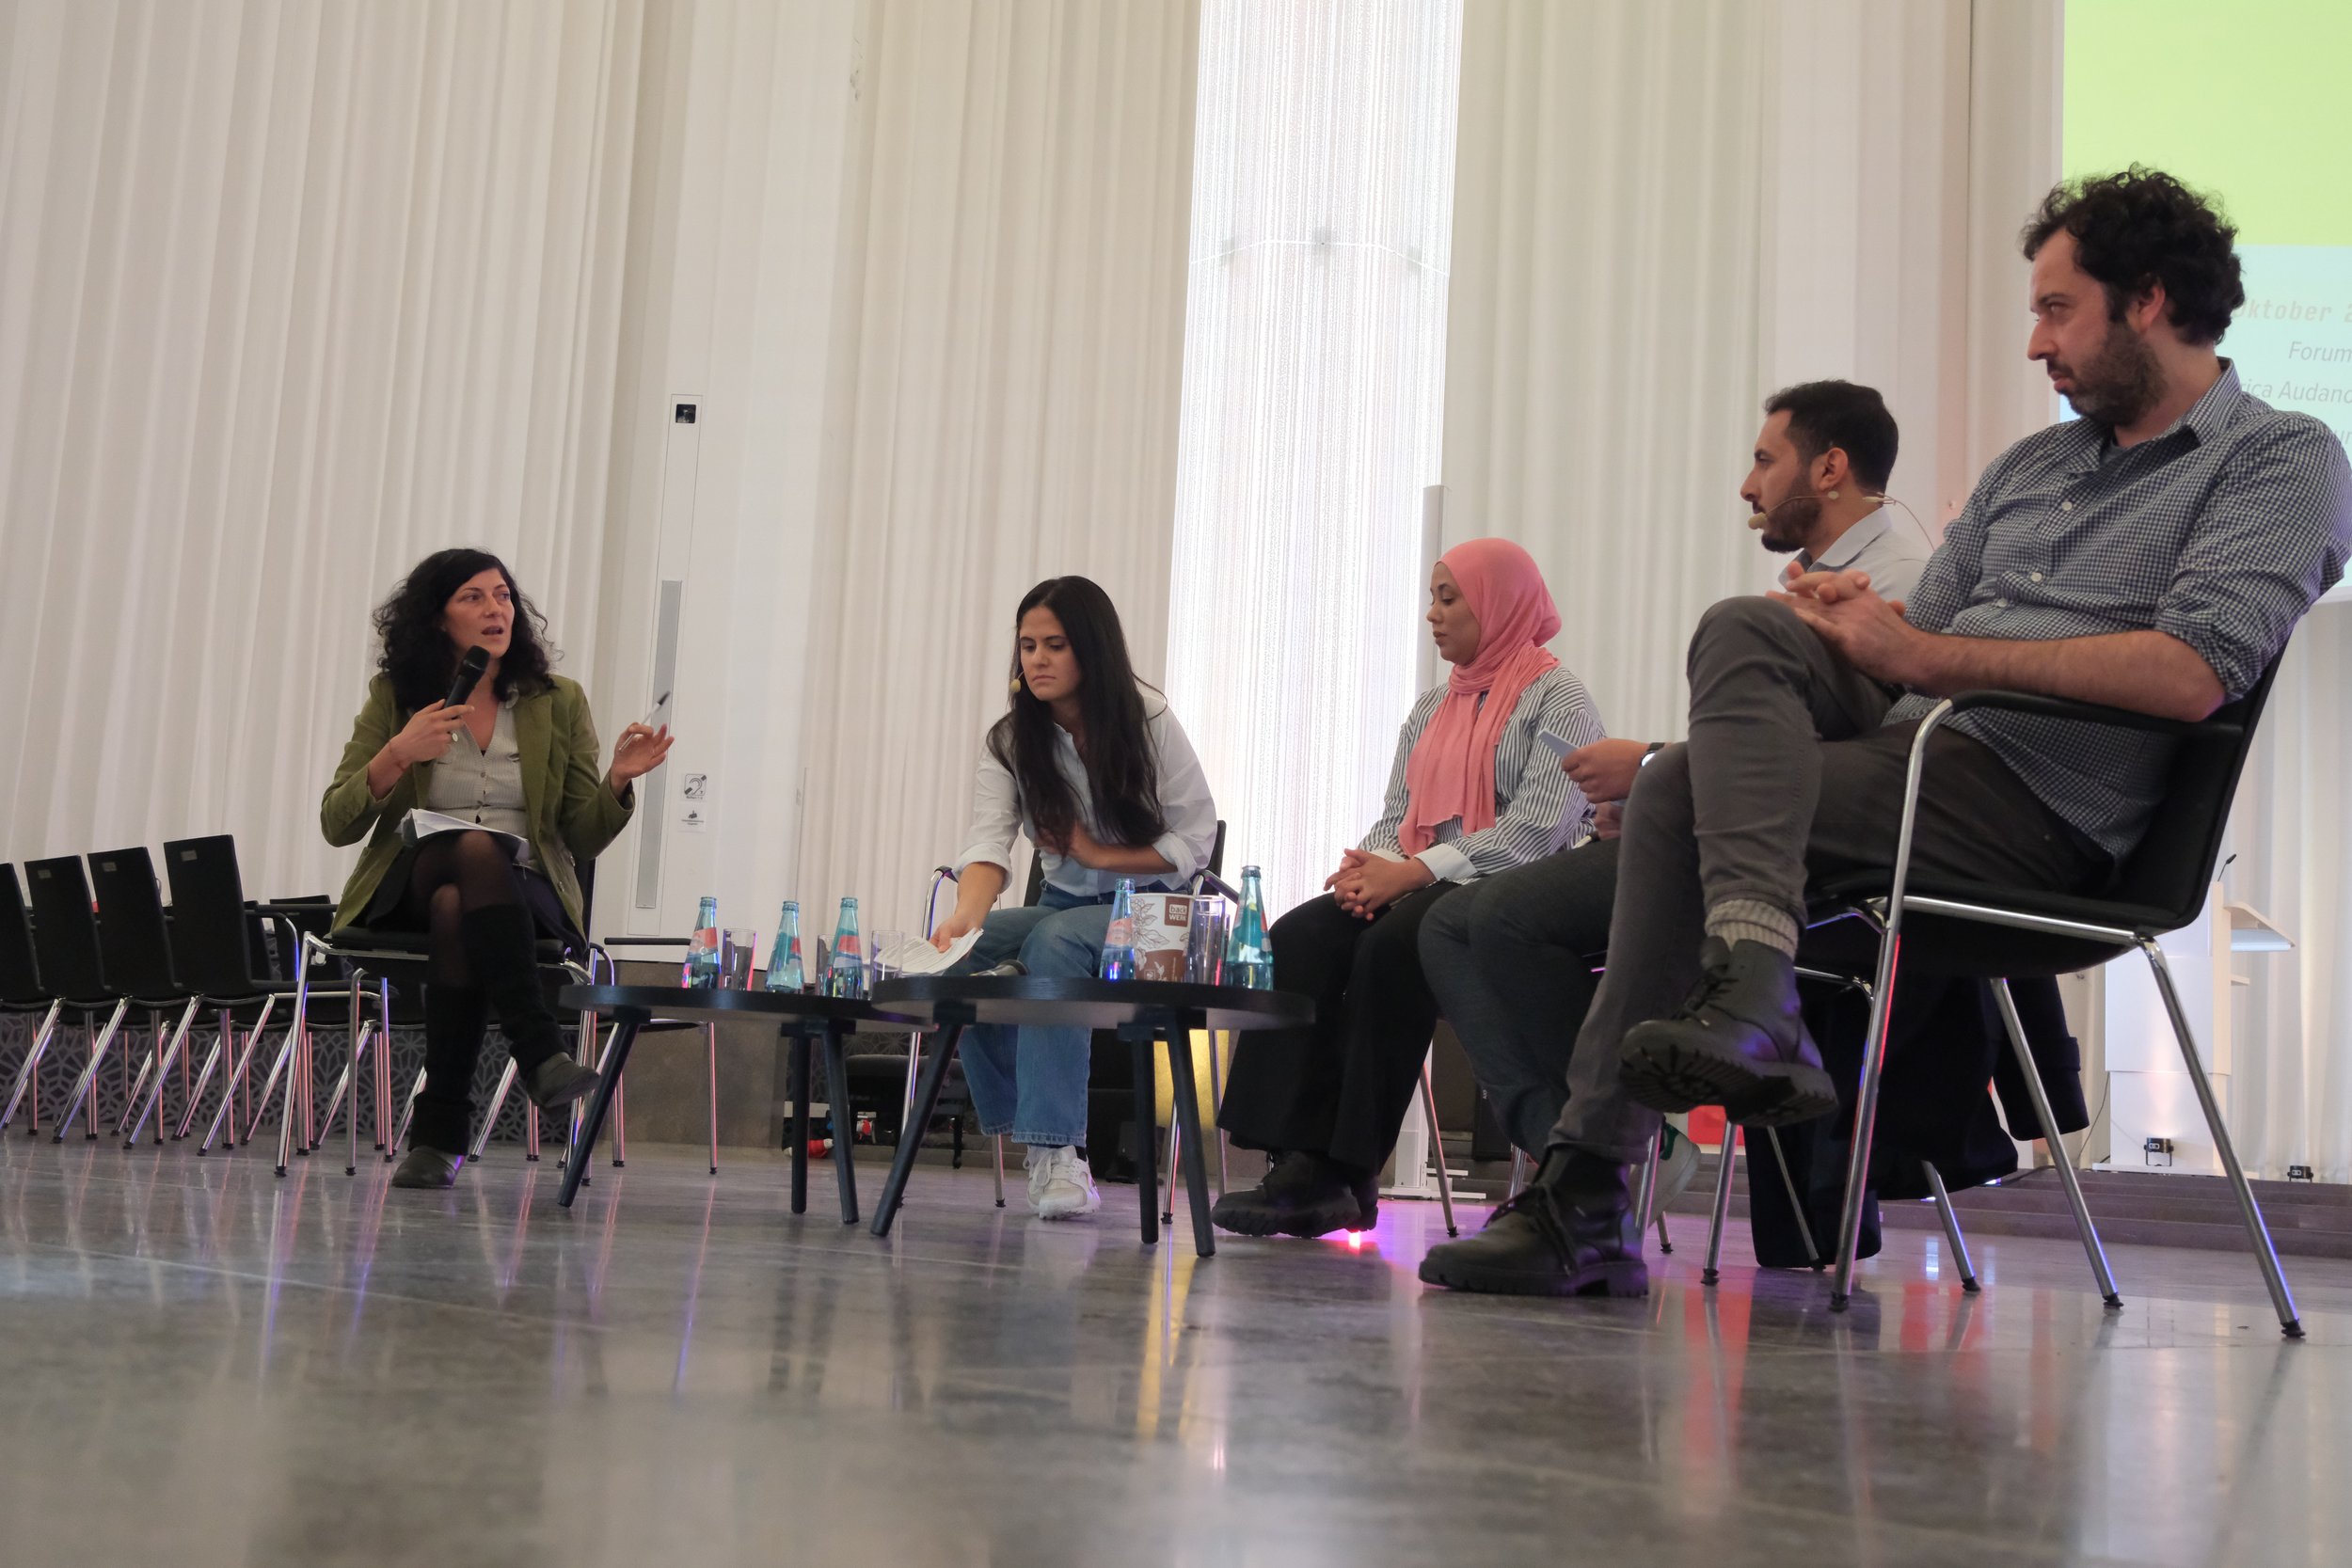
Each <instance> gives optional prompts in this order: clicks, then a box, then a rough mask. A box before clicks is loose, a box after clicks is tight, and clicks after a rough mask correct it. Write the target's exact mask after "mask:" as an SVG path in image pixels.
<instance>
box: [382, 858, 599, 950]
mask: <svg viewBox="0 0 2352 1568" xmlns="http://www.w3.org/2000/svg"><path fill="white" fill-rule="evenodd" d="M428 842H430V841H428ZM420 847H421V846H417V845H410V846H408V847H406V848H404V849H403V850H401V852H400V858H399V859H398V860H395V861H394V862H392V864H391V869H389V871H387V872H385V873H384V879H383V880H382V881H380V882H378V883H376V884H375V896H374V897H373V898H371V899H369V900H368V909H367V912H366V913H365V914H363V915H361V916H360V917H359V924H360V925H361V926H362V927H366V928H367V929H368V930H371V931H421V930H424V929H426V927H427V926H428V925H429V923H430V917H429V915H428V913H427V911H425V909H424V908H423V907H422V906H421V905H420V904H419V903H418V902H417V901H416V900H415V899H413V898H411V897H409V896H408V881H409V876H410V873H411V871H412V869H413V868H414V866H415V864H416V860H417V851H418V849H419V848H420ZM507 870H508V871H509V872H510V873H511V874H512V875H513V877H514V879H515V894H516V898H517V900H519V901H520V903H521V904H522V907H523V908H524V909H526V910H529V911H531V919H532V924H533V925H534V926H536V927H539V934H540V935H541V936H542V937H546V938H548V939H549V940H551V941H555V942H562V943H563V944H564V946H565V948H567V949H569V950H571V951H573V952H576V953H577V952H585V951H586V950H587V947H588V940H587V938H585V937H583V936H581V935H580V932H579V931H577V930H575V929H574V928H573V927H572V922H571V917H570V916H568V915H566V914H565V913H564V900H563V899H562V898H560V897H558V896H557V895H556V892H555V884H554V883H553V882H551V881H549V880H548V877H547V873H545V872H543V871H541V870H539V869H538V868H537V867H536V866H528V865H516V864H514V863H511V862H510V863H508V865H507Z"/></svg>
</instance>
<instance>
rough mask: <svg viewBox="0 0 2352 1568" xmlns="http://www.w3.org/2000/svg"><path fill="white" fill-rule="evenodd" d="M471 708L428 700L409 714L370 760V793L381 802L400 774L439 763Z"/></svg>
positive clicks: (463, 725)
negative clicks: (421, 765) (429, 701)
mask: <svg viewBox="0 0 2352 1568" xmlns="http://www.w3.org/2000/svg"><path fill="white" fill-rule="evenodd" d="M467 713H468V710H467V708H466V706H465V705H463V704H460V705H457V706H456V707H452V706H450V705H448V704H447V703H428V704H426V705H424V706H423V707H421V708H419V709H417V711H416V712H414V713H412V714H410V715H409V716H408V722H406V723H405V724H403V725H402V726H401V727H400V732H399V733H398V734H397V735H395V736H392V738H391V739H389V740H387V741H386V742H384V745H383V748H382V749H381V750H379V751H378V752H376V753H375V755H374V756H373V758H372V759H370V761H369V763H368V794H369V795H370V796H372V797H373V798H374V799H375V800H378V801H381V800H383V799H384V798H385V797H386V796H388V795H389V794H390V793H391V792H392V785H394V784H398V783H400V780H401V776H402V775H403V774H405V773H406V772H407V771H408V769H410V768H414V767H416V766H417V764H419V763H421V762H438V761H440V760H441V759H442V758H443V757H445V756H447V755H449V749H450V745H451V743H452V742H453V741H454V740H455V739H456V738H457V732H458V731H459V730H460V729H462V728H464V727H465V723H466V719H467Z"/></svg>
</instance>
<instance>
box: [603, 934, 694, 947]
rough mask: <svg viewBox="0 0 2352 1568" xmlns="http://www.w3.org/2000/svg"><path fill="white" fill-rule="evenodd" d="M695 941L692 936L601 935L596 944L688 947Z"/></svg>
mask: <svg viewBox="0 0 2352 1568" xmlns="http://www.w3.org/2000/svg"><path fill="white" fill-rule="evenodd" d="M693 941H694V939H693V938H692V937H600V938H598V939H597V941H596V945H597V946H598V947H603V948H608V949H609V948H614V947H687V946H691V945H692V943H693Z"/></svg>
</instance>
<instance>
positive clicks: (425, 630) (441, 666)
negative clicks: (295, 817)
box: [319, 549, 670, 1187]
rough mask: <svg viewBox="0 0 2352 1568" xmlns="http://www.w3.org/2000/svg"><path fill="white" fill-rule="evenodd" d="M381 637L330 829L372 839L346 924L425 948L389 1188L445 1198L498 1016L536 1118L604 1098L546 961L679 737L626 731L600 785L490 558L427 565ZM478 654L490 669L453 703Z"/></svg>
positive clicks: (521, 610)
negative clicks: (408, 1121)
mask: <svg viewBox="0 0 2352 1568" xmlns="http://www.w3.org/2000/svg"><path fill="white" fill-rule="evenodd" d="M375 625H376V630H377V632H378V633H379V634H380V636H381V637H382V640H383V652H382V655H381V657H380V659H379V663H378V669H379V673H378V674H377V675H376V677H375V679H374V680H373V681H372V682H370V683H369V687H368V700H367V702H366V704H365V705H363V706H362V707H361V708H360V710H359V717H358V720H357V721H355V722H354V724H353V726H352V735H351V741H350V744H348V745H346V746H345V747H344V748H343V756H342V762H341V763H340V764H339V765H338V766H337V768H336V769H335V782H334V783H333V784H329V785H328V786H327V789H326V798H325V799H324V800H321V801H320V802H319V827H320V829H321V831H323V832H325V833H326V841H327V842H328V843H329V844H336V845H343V844H355V843H357V842H358V840H359V839H360V838H361V837H362V836H365V837H367V839H368V847H367V848H366V850H365V851H364V852H363V853H362V854H361V855H360V857H359V864H358V867H357V868H356V869H355V870H354V871H353V872H352V874H351V880H350V881H349V882H348V883H346V884H345V886H344V888H343V896H342V903H341V905H340V906H339V907H338V908H337V910H336V924H337V925H338V926H346V927H349V926H358V927H367V928H369V929H372V930H405V931H422V932H425V933H427V934H428V936H429V938H430V941H429V944H428V946H429V955H430V956H429V958H428V959H427V965H426V975H425V1006H424V1024H425V1053H424V1057H425V1060H424V1076H425V1082H424V1088H423V1090H422V1092H421V1093H420V1094H419V1095H418V1097H417V1108H416V1117H415V1121H414V1123H413V1124H412V1125H413V1128H414V1132H413V1133H412V1135H411V1137H410V1139H409V1153H408V1158H407V1159H406V1160H405V1161H403V1162H402V1164H401V1166H400V1168H399V1169H398V1170H397V1171H395V1172H394V1173H393V1176H392V1184H393V1185H394V1186H399V1187H447V1186H449V1185H451V1184H452V1183H453V1182H454V1181H455V1180H456V1179H457V1168H458V1166H459V1164H461V1163H462V1160H463V1150H464V1149H465V1148H466V1147H467V1142H468V1139H467V1133H468V1132H469V1126H470V1123H471V1121H472V1118H473V1104H472V1100H471V1088H472V1085H473V1074H474V1063H475V1061H476V1059H477V1058H478V1057H479V1056H480V1054H481V1052H482V1036H483V1031H484V1029H485V1027H486V1026H487V1022H488V1015H489V1014H490V1012H491V1011H493V1010H495V1011H496V1013H497V1014H498V1020H499V1023H500V1025H501V1027H502V1028H503V1029H504V1030H505V1032H506V1037H507V1039H508V1040H509V1041H510V1042H511V1044H512V1047H513V1051H514V1056H515V1064H516V1068H517V1069H519V1073H518V1076H519V1077H520V1079H521V1082H522V1084H523V1087H524V1092H525V1093H527V1094H528V1095H529V1096H530V1097H531V1100H532V1103H534V1104H536V1105H538V1106H539V1107H540V1108H541V1109H543V1110H552V1109H554V1108H555V1107H557V1106H560V1105H564V1104H567V1103H569V1102H570V1101H574V1100H577V1099H579V1098H580V1096H581V1095H584V1094H586V1093H588V1092H589V1090H591V1089H593V1088H595V1087H596V1074H595V1073H594V1072H592V1071H590V1070H589V1069H586V1068H584V1067H582V1066H580V1064H579V1063H578V1062H576V1061H574V1060H573V1059H572V1058H571V1057H570V1056H569V1055H567V1054H566V1053H564V1049H563V1035H562V1030H561V1027H560V1025H559V1024H558V1023H557V1022H556V1018H555V1014H554V1012H553V1010H552V1009H550V1008H549V1007H548V1002H547V997H546V994H545V993H544V992H543V991H542V990H540V986H539V976H538V970H537V965H536V961H535V956H534V952H533V947H534V943H535V942H536V940H537V938H538V937H539V936H541V935H543V934H544V935H547V936H551V937H557V938H560V939H562V940H564V941H565V942H570V943H577V942H579V941H580V926H581V914H582V911H581V909H580V878H579V874H578V872H577V870H576V866H577V863H579V862H580V861H581V860H593V859H595V858H596V854H597V853H598V852H599V851H601V850H602V849H603V848H604V847H605V846H606V845H608V844H610V843H612V840H613V839H614V838H615V837H616V836H618V835H619V833H620V831H621V830H622V829H623V828H624V827H627V826H628V818H629V813H630V812H631V810H633V809H634V807H635V805H636V790H635V787H634V783H635V781H636V780H637V779H638V778H639V777H641V776H643V775H644V773H646V772H648V771H649V770H651V769H652V768H656V767H658V766H660V763H661V760H662V758H663V757H665V756H666V755H667V754H668V753H669V750H670V735H669V731H668V730H667V728H666V727H665V728H663V729H661V730H659V731H656V730H650V729H647V728H646V727H645V726H644V725H643V724H631V725H629V726H628V728H627V729H626V730H624V731H623V732H622V734H621V738H620V740H619V743H618V744H617V745H616V746H615V747H614V748H613V753H612V767H611V768H610V769H609V770H599V768H597V765H596V759H597V748H596V724H595V722H594V721H593V720H592V719H591V718H590V717H589V713H588V699H587V696H586V694H585V693H583V692H582V691H581V690H580V686H579V684H578V683H577V682H574V681H570V680H566V679H564V677H563V676H561V675H558V674H554V673H551V672H550V671H549V670H548V656H547V649H546V646H545V644H544V643H543V641H541V636H540V633H541V630H542V628H543V627H544V625H545V623H544V622H542V621H541V620H540V618H539V614H538V612H537V611H536V610H533V609H532V606H531V602H530V601H529V600H528V599H526V598H524V597H523V595H522V593H521V591H520V590H519V589H517V588H516V586H515V579H514V576H513V574H511V573H509V572H508V571H507V569H506V567H505V566H504V564H503V563H501V562H500V561H499V559H498V558H497V557H496V556H493V555H489V554H486V553H485V552H483V551H481V550H464V549H458V550H442V551H440V552H438V553H437V554H435V555H431V556H428V557H426V558H425V560H424V561H422V562H420V563H419V564H418V566H417V568H416V569H415V570H414V571H412V572H410V573H409V574H408V577H407V578H406V579H405V581H403V582H402V583H401V585H400V586H399V587H398V588H396V589H394V590H393V591H392V595H391V597H390V598H389V599H387V600H386V601H385V602H384V605H383V607H382V608H381V609H379V610H377V611H376V615H375ZM473 648H479V649H481V650H482V651H483V652H484V653H485V655H487V656H488V663H487V665H486V667H485V669H484V670H483V672H482V674H481V678H480V680H479V681H478V682H477V683H476V684H475V685H474V686H473V688H472V689H471V691H470V692H469V693H468V694H467V696H466V697H465V698H464V700H462V701H460V702H458V703H456V704H454V705H452V704H449V703H448V702H447V700H446V699H447V697H448V694H449V691H450V689H451V682H452V678H453V675H454V674H455V673H456V672H457V670H458V668H459V664H460V661H461V659H462V657H463V655H464V651H465V650H468V649H473ZM412 814H416V815H415V816H414V818H413V819H412ZM428 817H429V818H430V819H429V820H428V819H426V818H428Z"/></svg>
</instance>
